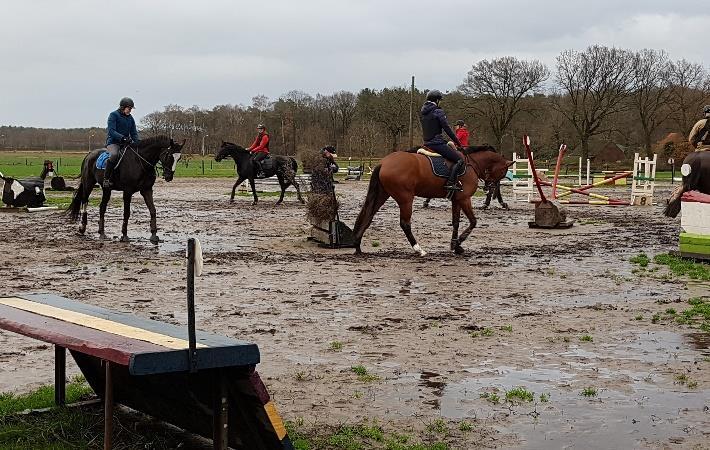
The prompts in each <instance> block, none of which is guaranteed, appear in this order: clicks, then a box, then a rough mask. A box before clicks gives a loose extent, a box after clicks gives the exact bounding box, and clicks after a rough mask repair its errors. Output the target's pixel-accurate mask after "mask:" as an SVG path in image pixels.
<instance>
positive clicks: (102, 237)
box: [99, 233, 107, 240]
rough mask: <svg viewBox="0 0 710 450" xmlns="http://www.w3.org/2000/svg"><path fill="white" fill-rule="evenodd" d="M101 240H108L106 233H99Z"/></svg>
mask: <svg viewBox="0 0 710 450" xmlns="http://www.w3.org/2000/svg"><path fill="white" fill-rule="evenodd" d="M99 239H101V240H104V239H107V237H106V235H105V234H104V233H99Z"/></svg>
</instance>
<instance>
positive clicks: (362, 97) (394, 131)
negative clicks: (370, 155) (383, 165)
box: [358, 87, 409, 150]
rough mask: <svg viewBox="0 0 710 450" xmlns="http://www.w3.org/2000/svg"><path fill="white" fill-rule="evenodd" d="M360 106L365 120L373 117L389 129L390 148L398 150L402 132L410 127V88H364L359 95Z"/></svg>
mask: <svg viewBox="0 0 710 450" xmlns="http://www.w3.org/2000/svg"><path fill="white" fill-rule="evenodd" d="M358 107H359V109H360V115H361V117H362V119H363V120H364V119H366V118H367V117H371V118H372V119H373V120H374V121H375V122H377V123H378V124H380V125H381V126H383V127H384V128H385V129H386V130H387V131H388V134H389V137H390V143H391V147H390V148H391V149H392V150H397V147H398V146H399V141H400V139H401V137H402V133H403V132H404V131H406V130H407V129H408V127H409V89H406V88H402V87H394V88H385V89H382V90H381V91H379V92H378V91H374V90H371V89H363V90H362V91H360V94H359V95H358Z"/></svg>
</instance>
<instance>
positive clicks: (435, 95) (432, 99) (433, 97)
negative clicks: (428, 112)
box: [426, 89, 444, 102]
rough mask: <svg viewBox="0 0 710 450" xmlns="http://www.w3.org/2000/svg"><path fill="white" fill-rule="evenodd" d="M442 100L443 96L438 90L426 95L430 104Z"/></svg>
mask: <svg viewBox="0 0 710 450" xmlns="http://www.w3.org/2000/svg"><path fill="white" fill-rule="evenodd" d="M442 98H444V95H443V94H442V93H441V91H440V90H438V89H432V90H431V91H429V92H427V94H426V99H427V101H430V102H438V101H439V100H441V99H442Z"/></svg>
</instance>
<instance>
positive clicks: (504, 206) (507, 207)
mask: <svg viewBox="0 0 710 450" xmlns="http://www.w3.org/2000/svg"><path fill="white" fill-rule="evenodd" d="M500 206H501V208H503V209H510V207H509V206H508V204H507V203H503V204H502V205H500Z"/></svg>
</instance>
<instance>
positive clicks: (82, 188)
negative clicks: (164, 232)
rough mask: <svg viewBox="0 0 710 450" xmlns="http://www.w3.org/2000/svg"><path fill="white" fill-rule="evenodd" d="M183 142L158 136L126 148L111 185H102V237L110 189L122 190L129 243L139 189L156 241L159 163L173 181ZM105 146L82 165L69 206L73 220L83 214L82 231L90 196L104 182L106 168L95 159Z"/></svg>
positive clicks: (124, 236)
mask: <svg viewBox="0 0 710 450" xmlns="http://www.w3.org/2000/svg"><path fill="white" fill-rule="evenodd" d="M183 145H185V141H183V142H182V144H177V143H175V142H174V141H173V140H172V139H171V138H169V137H167V136H156V137H152V138H148V139H144V140H142V141H140V142H139V143H138V144H130V145H128V146H126V147H125V149H124V150H123V152H124V153H123V156H122V157H121V160H120V163H119V166H118V167H117V168H116V170H117V171H118V173H117V174H115V175H114V182H113V183H112V186H111V187H110V188H103V193H102V196H101V205H100V206H99V236H100V237H101V238H102V239H105V238H106V235H105V234H104V215H105V214H106V208H107V207H108V202H109V200H110V199H111V191H123V228H122V229H121V242H128V241H129V239H128V230H127V229H128V219H129V218H130V216H131V198H132V197H133V194H135V193H136V192H140V194H141V196H142V197H143V199H144V200H145V204H146V206H147V207H148V210H149V211H150V233H151V236H150V242H152V243H153V244H157V243H158V242H159V239H158V235H157V232H158V225H157V222H156V213H155V204H154V202H153V184H155V179H156V166H157V164H158V163H160V164H161V165H162V167H163V179H164V180H165V181H171V180H172V179H173V175H174V174H175V168H176V166H177V163H178V160H179V159H180V155H181V153H180V150H181V149H182V147H183ZM105 151H106V150H105V149H97V150H93V151H92V152H90V153H89V154H88V155H86V157H85V158H84V161H83V162H82V164H81V181H80V183H79V187H78V188H77V190H76V192H75V193H74V198H73V199H72V202H71V205H69V210H68V211H69V215H70V218H71V221H72V222H75V221H76V220H77V219H78V218H79V214H81V225H80V226H79V233H81V234H84V232H85V231H86V223H87V217H88V216H87V212H86V206H87V205H88V203H89V196H90V195H91V191H92V190H93V189H94V185H96V184H97V183H98V184H99V185H103V180H104V169H98V168H97V167H96V161H97V159H98V158H99V156H100V155H101V154H102V153H104V152H105Z"/></svg>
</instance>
